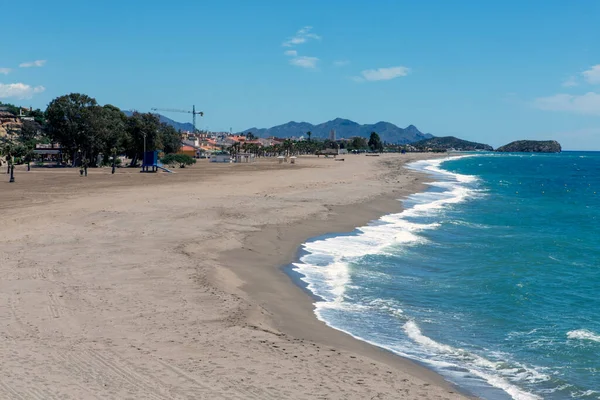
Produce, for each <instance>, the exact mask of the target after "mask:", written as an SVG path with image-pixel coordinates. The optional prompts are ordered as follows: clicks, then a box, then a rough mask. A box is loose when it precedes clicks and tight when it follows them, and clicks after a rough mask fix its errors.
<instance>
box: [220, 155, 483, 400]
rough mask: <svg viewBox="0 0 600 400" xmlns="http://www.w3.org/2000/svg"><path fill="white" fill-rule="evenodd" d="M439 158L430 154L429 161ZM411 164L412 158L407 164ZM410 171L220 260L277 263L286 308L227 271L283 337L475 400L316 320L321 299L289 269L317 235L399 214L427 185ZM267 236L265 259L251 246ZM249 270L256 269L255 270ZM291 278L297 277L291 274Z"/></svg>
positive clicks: (250, 241) (254, 280)
mask: <svg viewBox="0 0 600 400" xmlns="http://www.w3.org/2000/svg"><path fill="white" fill-rule="evenodd" d="M442 157H443V156H430V157H428V158H442ZM414 161H416V160H412V161H409V162H414ZM409 162H403V163H402V164H401V168H402V169H403V170H404V171H409V170H408V169H407V168H406V164H407V163H409ZM411 173H412V174H414V175H416V176H417V178H415V179H414V181H413V182H412V183H411V184H410V185H409V186H408V187H404V188H403V189H401V190H400V189H395V190H392V191H390V192H389V193H385V194H382V195H379V196H377V197H376V198H375V199H372V200H368V201H364V202H358V203H354V204H348V205H336V206H331V207H328V209H329V213H328V218H327V219H326V220H318V221H317V220H313V219H311V218H310V217H307V218H305V219H303V220H302V221H300V222H298V223H296V224H295V225H294V226H289V225H287V224H282V225H274V226H273V225H267V226H264V227H262V228H261V230H260V234H259V235H256V236H253V234H249V235H248V236H246V237H245V238H244V240H243V242H242V243H243V246H242V247H241V248H240V249H238V250H234V251H233V252H231V251H229V252H227V254H226V255H223V256H222V257H221V258H220V261H221V262H222V263H223V264H225V265H230V266H231V265H236V260H239V259H243V260H244V262H245V263H249V264H251V265H253V266H255V267H258V266H260V265H264V264H265V263H269V264H270V265H273V264H275V271H276V274H278V275H279V276H277V277H276V280H277V283H278V285H279V286H280V292H279V293H277V295H283V293H282V291H285V292H287V295H288V296H289V297H288V298H286V302H285V303H284V304H281V303H278V302H277V301H276V300H275V299H274V297H276V296H273V295H272V293H269V294H268V295H264V294H263V295H261V294H260V293H264V291H263V288H262V285H261V277H257V276H251V275H248V274H247V273H245V271H244V269H245V268H237V267H230V268H231V269H232V270H233V271H234V272H235V273H236V275H238V276H240V277H241V278H242V280H243V281H244V282H245V284H244V285H243V286H242V289H243V290H246V291H247V292H249V293H252V294H251V296H252V297H255V298H258V301H259V302H261V304H262V305H264V307H265V308H266V309H267V310H268V311H269V312H271V313H272V315H271V316H272V320H273V322H274V324H275V327H276V328H277V329H278V330H280V331H281V332H283V333H284V334H287V335H290V336H292V337H295V338H302V339H305V340H310V341H313V342H317V343H321V344H322V345H324V346H335V347H339V348H341V349H343V350H345V351H350V352H353V353H357V354H360V355H362V356H366V357H368V358H371V359H373V360H376V361H378V362H381V363H384V364H386V365H388V366H390V367H393V368H395V369H397V370H399V371H402V372H403V373H407V374H410V375H412V376H414V377H416V378H418V379H421V380H423V381H425V382H427V383H426V384H431V385H435V386H437V387H439V388H441V389H443V390H445V391H447V392H448V393H459V394H461V395H462V396H465V397H467V398H473V399H475V398H476V397H474V396H473V394H471V393H469V392H468V391H466V390H465V389H464V388H462V387H459V386H457V385H455V384H454V383H452V382H449V381H447V380H446V379H445V378H444V377H443V376H442V375H440V374H439V373H437V372H435V371H434V370H432V369H431V368H429V367H427V366H426V365H424V364H421V363H419V362H417V361H414V360H411V359H409V358H406V357H403V356H401V355H398V354H396V353H394V352H392V351H390V350H387V349H385V348H382V347H380V346H377V345H376V344H372V343H369V342H367V341H366V340H363V339H360V338H356V337H354V336H353V335H351V334H349V333H346V332H343V331H341V330H338V329H336V328H333V327H330V326H329V325H327V324H326V323H325V322H323V321H320V320H319V319H318V318H317V316H316V315H315V313H314V301H316V300H318V299H319V297H318V296H317V295H315V294H314V293H312V292H311V291H310V290H309V289H308V288H307V287H306V283H305V282H303V281H302V280H301V279H300V276H301V275H302V274H301V273H299V272H296V271H294V270H293V268H292V264H293V263H294V262H297V261H298V260H299V258H300V256H301V254H302V245H303V244H304V243H306V242H307V241H310V240H314V239H316V238H318V237H321V236H337V235H344V234H352V233H353V232H354V231H355V230H356V229H357V228H358V227H360V226H364V225H366V224H368V223H369V222H372V221H375V220H378V219H379V218H381V217H382V216H385V215H388V214H394V213H400V212H401V211H403V209H404V208H403V205H402V200H403V199H404V198H406V197H407V196H409V195H411V194H414V193H419V192H423V191H425V190H427V185H426V183H427V182H430V181H431V179H430V177H429V175H428V174H426V173H422V172H416V171H411ZM348 216H350V217H348ZM265 237H268V238H270V239H273V240H270V241H268V242H269V243H270V244H271V245H272V248H271V249H270V253H271V255H272V256H273V257H271V260H269V261H267V260H265V258H264V257H263V256H261V255H259V254H257V253H256V252H254V251H253V250H252V248H253V246H261V247H263V248H264V246H265V239H264V238H265ZM275 239H277V240H275ZM278 245H279V246H278ZM251 269H252V270H253V271H256V270H257V268H251ZM292 274H294V275H298V276H292ZM290 311H292V312H290ZM307 319H308V320H310V321H307ZM298 321H301V322H300V323H299V322H298Z"/></svg>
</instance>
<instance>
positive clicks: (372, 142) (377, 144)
mask: <svg viewBox="0 0 600 400" xmlns="http://www.w3.org/2000/svg"><path fill="white" fill-rule="evenodd" d="M368 144H369V148H370V149H371V150H372V151H382V150H383V143H381V138H380V137H379V135H378V134H377V133H376V132H371V136H370V137H369V143H368Z"/></svg>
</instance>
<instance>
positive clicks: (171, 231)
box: [0, 154, 467, 400]
mask: <svg viewBox="0 0 600 400" xmlns="http://www.w3.org/2000/svg"><path fill="white" fill-rule="evenodd" d="M431 157H432V155H428V154H411V155H402V156H401V155H393V154H392V155H382V156H381V157H361V156H351V157H347V158H346V160H345V162H334V161H333V160H332V159H324V158H316V157H301V158H299V159H298V160H297V163H296V164H295V165H290V164H279V163H278V162H277V161H276V160H270V159H265V160H260V161H259V162H257V163H255V164H239V165H236V164H229V165H219V164H215V163H208V162H202V163H199V164H198V165H197V166H194V167H192V168H186V169H184V170H178V173H177V174H161V173H158V174H140V173H139V172H137V171H132V170H118V171H117V173H116V174H115V175H111V173H110V169H94V170H90V171H89V176H88V177H85V178H83V177H79V176H78V174H77V171H74V170H60V171H59V170H57V171H54V170H35V169H32V171H31V172H26V171H25V168H24V167H21V169H18V170H17V171H16V182H15V183H8V182H6V181H5V182H0V188H1V190H0V209H3V210H5V212H6V218H5V219H4V220H3V229H2V230H0V260H1V262H0V282H1V284H2V289H3V290H2V291H1V296H0V299H1V301H2V304H4V305H5V306H4V307H0V319H1V320H2V321H3V324H2V325H1V326H0V335H2V337H4V338H5V339H6V340H3V341H2V342H0V357H2V359H3V360H4V362H3V364H2V366H0V375H1V376H2V378H1V379H2V382H1V383H2V384H1V385H0V397H2V398H7V399H12V398H15V399H19V398H30V397H36V398H37V397H40V398H41V397H43V398H48V399H52V398H67V397H69V398H78V399H88V398H97V397H102V398H114V399H121V398H152V399H155V400H160V399H184V398H198V397H201V398H211V399H230V400H242V399H257V400H281V399H294V400H299V399H306V400H312V399H316V398H343V399H352V400H354V399H356V400H359V399H360V400H362V399H365V398H375V399H395V398H399V397H400V398H423V399H464V398H467V396H465V395H463V394H461V392H460V391H459V390H458V389H457V388H456V387H454V386H453V385H451V384H450V383H448V382H446V381H445V380H444V379H443V378H442V377H441V376H440V375H438V374H437V373H435V372H433V371H431V370H429V369H427V368H425V367H423V366H421V365H419V364H416V363H414V362H412V361H409V360H406V359H403V358H401V357H399V356H397V355H395V354H393V353H391V352H388V351H387V350H384V349H381V348H379V347H376V346H373V345H370V344H368V343H366V342H363V341H359V340H357V339H354V338H353V337H351V336H350V335H347V334H344V333H342V332H340V331H337V330H334V329H333V328H330V327H328V326H327V325H326V324H324V323H322V322H320V321H319V320H318V319H317V318H316V316H315V315H314V313H313V305H312V304H313V299H312V298H311V297H310V296H307V293H306V292H305V291H304V290H303V289H301V288H300V287H299V286H297V285H295V284H294V282H293V281H292V279H291V278H290V277H289V276H288V275H286V274H285V273H284V272H283V271H282V270H281V267H282V266H284V265H286V264H287V263H289V262H290V261H292V260H293V259H294V257H295V256H296V255H297V251H298V249H299V246H300V245H301V244H302V243H304V242H305V241H306V240H308V239H310V238H313V237H316V236H319V235H321V234H324V233H343V232H348V231H352V230H353V229H355V227H356V226H359V225H362V224H364V223H366V222H368V221H370V220H373V219H376V218H378V217H380V216H381V215H384V214H387V213H390V212H394V211H399V210H401V208H402V204H401V203H400V201H398V200H397V199H398V198H402V197H404V196H406V195H409V194H412V193H415V192H418V191H420V190H422V189H423V187H424V186H423V182H424V181H425V179H426V176H424V175H422V174H421V173H418V172H415V171H410V170H407V169H405V168H404V167H403V166H402V165H403V164H404V163H405V162H407V161H416V160H419V159H423V158H431ZM34 393H35V394H34Z"/></svg>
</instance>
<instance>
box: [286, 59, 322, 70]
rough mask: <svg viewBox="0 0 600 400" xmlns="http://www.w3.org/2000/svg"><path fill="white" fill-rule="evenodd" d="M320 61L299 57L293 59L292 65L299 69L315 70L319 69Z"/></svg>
mask: <svg viewBox="0 0 600 400" xmlns="http://www.w3.org/2000/svg"><path fill="white" fill-rule="evenodd" d="M318 61H319V59H318V58H317V57H306V56H299V57H294V58H292V59H291V60H290V64H292V65H295V66H297V67H302V68H309V69H314V68H316V67H317V62H318Z"/></svg>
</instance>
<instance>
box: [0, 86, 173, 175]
mask: <svg viewBox="0 0 600 400" xmlns="http://www.w3.org/2000/svg"><path fill="white" fill-rule="evenodd" d="M3 106H4V107H5V108H7V109H8V111H9V112H12V113H13V114H15V115H17V114H16V112H17V111H18V108H16V107H14V106H12V108H11V105H3ZM13 108H14V110H13ZM31 114H34V115H31ZM30 116H33V117H34V121H24V122H23V124H22V126H21V129H20V132H17V133H16V135H11V132H9V135H10V138H9V140H7V139H5V140H4V142H5V143H4V146H3V148H2V151H3V153H4V155H5V156H19V155H20V154H21V153H23V152H26V153H28V152H30V151H31V150H32V149H33V147H34V146H35V144H37V143H58V144H60V146H61V149H62V154H63V161H64V162H68V163H71V164H73V165H75V164H81V163H83V162H85V163H87V164H88V165H89V166H97V164H98V160H100V163H105V164H107V163H108V162H109V159H110V158H111V157H115V156H116V155H118V154H125V155H126V156H127V157H128V158H130V159H131V160H132V162H131V165H136V164H137V162H138V160H140V159H141V158H142V153H143V151H144V145H145V147H146V149H147V150H149V151H150V150H163V151H164V152H165V153H175V152H177V151H179V149H180V148H181V135H180V132H178V131H177V130H176V129H175V128H173V127H172V126H170V125H167V124H165V123H161V122H160V120H159V117H158V115H156V114H152V113H138V112H133V114H132V115H131V116H127V115H126V114H125V113H123V112H122V111H121V110H120V109H119V108H118V107H115V106H113V105H110V104H108V105H104V106H101V105H99V104H98V102H97V101H96V99H94V98H92V97H89V96H87V95H85V94H80V93H71V94H68V95H64V96H60V97H57V98H55V99H54V100H52V101H51V102H50V104H49V105H48V107H47V108H46V110H45V111H44V112H43V113H42V112H41V111H39V110H35V111H32V112H31V113H30ZM23 149H24V150H23ZM7 153H9V154H7Z"/></svg>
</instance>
